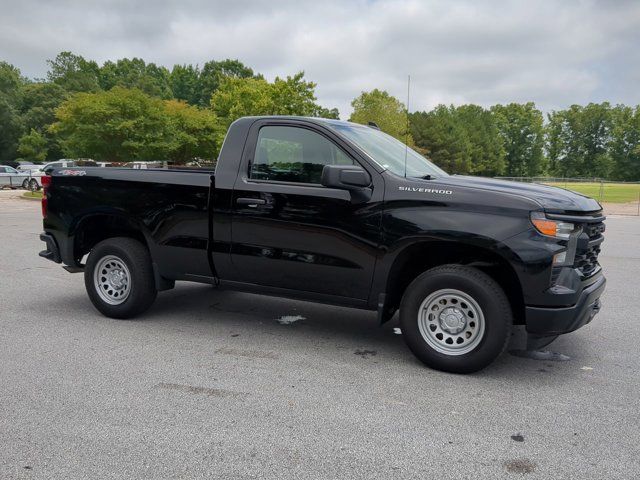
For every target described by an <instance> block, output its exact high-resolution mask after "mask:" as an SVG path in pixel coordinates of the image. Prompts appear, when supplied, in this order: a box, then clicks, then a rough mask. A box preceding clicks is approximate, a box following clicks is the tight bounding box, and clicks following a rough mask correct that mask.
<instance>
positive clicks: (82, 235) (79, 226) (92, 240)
mask: <svg viewBox="0 0 640 480" xmlns="http://www.w3.org/2000/svg"><path fill="white" fill-rule="evenodd" d="M70 232H71V235H72V237H73V256H74V259H76V261H79V260H80V259H82V257H84V255H86V254H87V253H89V252H90V251H91V249H92V248H93V247H94V246H95V245H97V244H98V243H99V242H101V241H103V240H106V239H108V238H114V237H127V238H133V239H135V240H138V241H139V242H140V243H142V244H143V245H144V246H145V248H147V249H148V250H151V249H150V241H149V235H148V234H147V232H146V229H145V228H144V227H143V226H142V225H140V224H139V222H136V221H135V220H133V219H131V218H130V217H128V216H126V215H123V214H121V213H118V212H96V213H91V214H87V215H84V216H83V217H81V218H80V219H79V220H78V221H77V222H76V224H75V225H73V226H72V227H71V228H70Z"/></svg>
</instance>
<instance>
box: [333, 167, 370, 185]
mask: <svg viewBox="0 0 640 480" xmlns="http://www.w3.org/2000/svg"><path fill="white" fill-rule="evenodd" d="M321 183H322V185H324V186H325V187H329V188H338V189H340V190H349V191H354V190H362V189H363V188H367V187H369V186H370V185H371V177H370V176H369V174H368V173H367V171H366V170H365V169H364V168H362V167H360V166H357V165H325V166H324V168H323V169H322V180H321Z"/></svg>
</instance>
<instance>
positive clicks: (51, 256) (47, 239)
mask: <svg viewBox="0 0 640 480" xmlns="http://www.w3.org/2000/svg"><path fill="white" fill-rule="evenodd" d="M40 240H42V241H43V242H44V243H45V244H46V245H47V248H46V250H42V251H41V252H40V253H39V254H38V255H40V256H41V257H42V258H46V259H47V260H51V261H52V262H56V263H62V258H61V257H60V249H59V248H58V243H57V242H56V239H55V238H54V237H53V235H51V234H50V233H41V234H40Z"/></svg>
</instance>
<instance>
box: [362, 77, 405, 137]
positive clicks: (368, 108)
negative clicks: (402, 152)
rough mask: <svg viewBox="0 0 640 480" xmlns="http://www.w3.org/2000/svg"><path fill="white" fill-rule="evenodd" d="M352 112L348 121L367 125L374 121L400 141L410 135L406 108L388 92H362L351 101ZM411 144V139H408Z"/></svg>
mask: <svg viewBox="0 0 640 480" xmlns="http://www.w3.org/2000/svg"><path fill="white" fill-rule="evenodd" d="M351 106H352V107H353V113H352V114H351V117H349V121H351V122H355V123H361V124H363V125H367V124H368V123H369V122H375V123H376V124H377V125H378V126H379V127H380V130H382V131H383V132H385V133H388V134H389V135H391V136H392V137H395V138H397V139H398V140H401V141H403V142H404V141H406V140H407V139H408V138H410V137H411V134H410V132H409V131H407V109H406V107H405V106H404V104H403V103H402V102H400V100H398V99H397V98H395V97H393V96H391V95H389V93H387V92H385V91H383V90H378V89H377V88H376V89H375V90H372V91H371V92H362V94H360V96H359V97H357V98H355V99H354V100H353V101H352V102H351ZM409 144H413V139H410V140H409Z"/></svg>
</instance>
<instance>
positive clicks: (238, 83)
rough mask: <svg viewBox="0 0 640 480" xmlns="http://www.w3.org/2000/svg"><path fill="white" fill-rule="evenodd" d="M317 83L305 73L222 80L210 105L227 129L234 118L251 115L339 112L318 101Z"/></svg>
mask: <svg viewBox="0 0 640 480" xmlns="http://www.w3.org/2000/svg"><path fill="white" fill-rule="evenodd" d="M315 87H316V84H315V83H313V82H307V81H305V80H304V72H300V73H297V74H296V75H294V76H292V77H287V78H286V79H281V78H276V79H275V81H274V82H273V83H269V82H267V81H266V80H265V79H263V78H233V77H228V78H225V79H224V80H223V82H222V83H221V84H220V87H219V88H218V90H216V92H215V93H214V94H213V96H212V97H211V108H212V109H213V111H214V112H215V113H216V115H217V116H218V118H219V119H220V122H221V124H222V125H223V126H224V127H225V128H226V127H228V126H229V125H230V124H231V123H232V122H233V121H234V120H236V119H238V118H240V117H244V116H250V115H302V116H326V117H331V116H332V115H337V110H336V109H334V110H327V109H325V108H323V107H321V106H320V105H318V104H317V103H315V101H316V97H315Z"/></svg>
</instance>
